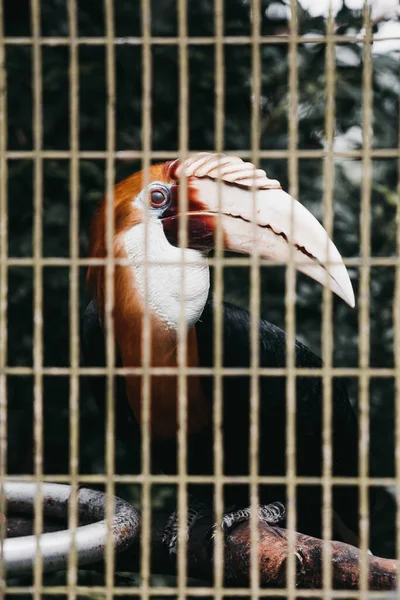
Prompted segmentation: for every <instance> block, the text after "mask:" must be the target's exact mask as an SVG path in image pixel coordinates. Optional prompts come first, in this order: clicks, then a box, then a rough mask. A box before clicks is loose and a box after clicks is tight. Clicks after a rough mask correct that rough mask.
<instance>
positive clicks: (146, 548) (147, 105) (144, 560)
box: [141, 0, 152, 600]
mask: <svg viewBox="0 0 400 600" xmlns="http://www.w3.org/2000/svg"><path fill="white" fill-rule="evenodd" d="M141 9H142V37H143V45H142V143H143V160H142V169H143V174H144V181H143V185H144V187H146V186H147V185H148V184H149V167H150V152H151V82H152V70H151V9H150V0H142V3H141ZM148 223H149V215H148V212H147V211H145V230H144V245H145V249H146V252H145V258H144V273H145V281H144V287H145V289H144V297H145V303H144V314H143V330H142V340H141V342H142V357H141V358H142V366H143V369H144V375H143V377H142V384H141V387H142V389H141V391H142V412H141V430H142V475H143V484H142V502H141V506H142V525H141V528H142V535H141V598H142V599H143V600H145V599H146V598H148V597H149V586H150V535H151V483H150V469H151V455H150V391H151V376H150V353H151V331H150V312H149V303H148V301H147V300H148V271H149V266H148V262H147V248H148V233H149V227H148Z"/></svg>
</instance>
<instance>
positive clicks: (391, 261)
mask: <svg viewBox="0 0 400 600" xmlns="http://www.w3.org/2000/svg"><path fill="white" fill-rule="evenodd" d="M221 260H222V261H223V262H222V264H223V265H224V266H226V267H249V266H250V261H249V259H248V258H228V257H227V258H223V259H221ZM208 262H209V265H211V266H217V264H218V263H217V260H216V259H213V258H209V259H208ZM343 262H344V263H345V265H346V266H347V267H359V266H361V265H363V264H367V265H369V266H370V267H396V266H398V265H399V264H400V257H399V256H376V257H374V256H371V257H368V258H367V259H366V261H363V260H362V258H357V257H354V258H344V259H343ZM76 263H77V264H78V265H79V266H80V267H87V266H89V265H95V266H98V267H100V266H105V265H106V264H107V260H106V259H103V258H80V259H77V261H76ZM7 264H8V266H12V267H32V266H33V265H34V264H35V261H34V259H32V258H17V257H15V258H13V257H10V258H8V260H7ZM39 264H40V265H41V266H43V267H69V266H71V265H72V264H73V263H72V261H71V259H70V258H63V257H52V258H41V259H39ZM114 264H115V265H121V266H125V267H127V266H129V265H131V264H135V262H134V260H133V259H132V260H131V261H130V260H129V259H127V258H119V259H115V261H114ZM148 264H149V265H154V264H157V265H159V266H164V265H165V266H167V265H171V263H170V262H167V261H162V260H160V261H154V260H148ZM191 264H192V265H197V264H200V263H197V262H196V261H193V262H191ZM284 264H286V263H284V262H283V261H280V260H273V259H270V260H269V259H260V266H262V267H278V266H283V265H284ZM296 264H297V265H301V264H302V261H301V260H300V259H299V260H297V261H296ZM304 264H306V263H304ZM331 264H335V263H334V262H333V261H331Z"/></svg>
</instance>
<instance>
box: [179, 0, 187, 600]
mask: <svg viewBox="0 0 400 600" xmlns="http://www.w3.org/2000/svg"><path fill="white" fill-rule="evenodd" d="M177 10H178V34H179V45H178V49H179V53H178V56H179V76H178V77H179V100H178V102H179V123H178V128H179V133H178V147H179V152H178V154H179V158H180V159H181V161H183V160H184V159H185V158H186V156H187V153H188V150H189V81H188V78H189V70H188V67H189V64H188V63H189V57H188V45H187V38H188V29H187V28H188V24H187V16H188V15H187V11H188V8H187V2H186V0H178V2H177ZM186 182H187V180H186V176H185V174H184V173H183V176H182V177H181V193H180V196H179V210H180V212H181V214H182V219H180V222H179V232H178V236H179V247H180V248H181V264H180V268H181V285H180V300H181V306H180V315H179V323H178V476H179V477H178V479H179V481H178V557H177V563H178V598H179V599H180V600H184V598H185V597H186V594H185V588H186V585H187V556H186V552H187V534H188V530H187V528H188V495H187V476H188V472H187V432H188V427H187V425H188V385H187V383H188V382H187V376H186V374H185V372H184V369H185V367H186V366H187V364H186V362H187V324H186V320H185V277H184V273H185V248H186V247H187V236H188V230H187V225H188V218H187V206H188V194H187V185H186Z"/></svg>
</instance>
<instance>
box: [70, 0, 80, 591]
mask: <svg viewBox="0 0 400 600" xmlns="http://www.w3.org/2000/svg"><path fill="white" fill-rule="evenodd" d="M76 13H77V7H76V2H75V0H68V25H69V34H70V71H69V85H70V98H69V101H70V107H69V110H70V149H71V163H70V181H71V189H70V203H71V217H70V257H71V267H70V271H69V275H70V281H69V284H70V297H69V303H70V304H69V310H70V332H69V333H70V367H71V372H70V375H69V383H70V399H69V402H70V404H69V412H70V447H69V469H70V483H71V496H70V501H69V515H68V517H69V519H68V528H69V529H70V530H71V534H72V544H71V550H70V554H69V561H68V586H69V592H68V600H75V599H76V591H75V588H76V585H77V583H78V573H77V551H76V545H75V535H76V529H77V527H78V483H77V475H78V474H79V373H78V368H79V353H80V343H79V266H78V264H77V258H78V256H79V158H78V155H77V152H78V150H79V66H78V65H79V59H78V52H79V50H78V45H77V43H76V39H77V33H78V32H77V14H76Z"/></svg>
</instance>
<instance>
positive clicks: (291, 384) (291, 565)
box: [285, 0, 299, 600]
mask: <svg viewBox="0 0 400 600" xmlns="http://www.w3.org/2000/svg"><path fill="white" fill-rule="evenodd" d="M297 35H298V25H297V0H291V1H290V41H289V47H288V58H287V60H288V62H289V115H288V120H289V151H290V153H289V158H288V174H289V193H290V195H291V196H293V197H294V198H298V197H299V196H298V191H299V183H298V182H299V174H298V158H297V156H296V150H297V148H298V125H297V111H298V102H299V98H298V56H297V52H298V47H297V42H296V37H297ZM291 229H292V230H293V211H292V215H291ZM292 233H293V232H292V231H291V235H292ZM292 237H293V236H292ZM293 251H294V248H293V246H290V260H289V262H288V264H287V266H286V291H285V329H286V368H287V369H288V374H287V379H286V396H287V397H286V410H287V415H286V475H287V478H288V483H287V487H286V504H287V528H288V540H287V543H288V553H289V554H288V561H287V570H286V587H287V591H288V599H289V600H293V599H294V598H295V591H296V563H295V560H294V551H295V531H296V521H297V516H296V483H295V481H294V478H295V476H296V456H295V453H296V375H295V374H294V369H295V367H296V357H295V339H296V320H295V319H296V315H295V306H296V270H295V266H294V254H293Z"/></svg>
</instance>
